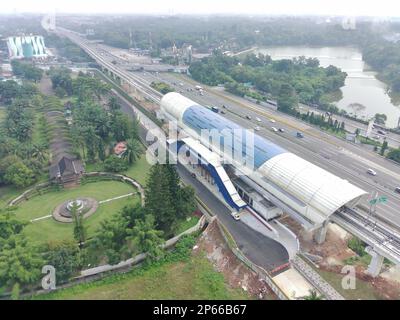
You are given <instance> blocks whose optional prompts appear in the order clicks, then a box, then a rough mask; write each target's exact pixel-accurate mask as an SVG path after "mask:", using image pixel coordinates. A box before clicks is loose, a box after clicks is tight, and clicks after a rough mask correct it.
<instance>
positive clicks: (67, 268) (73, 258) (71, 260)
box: [44, 241, 84, 282]
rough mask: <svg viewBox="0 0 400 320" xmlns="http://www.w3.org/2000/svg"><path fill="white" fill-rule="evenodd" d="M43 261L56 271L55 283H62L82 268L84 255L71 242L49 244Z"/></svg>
mask: <svg viewBox="0 0 400 320" xmlns="http://www.w3.org/2000/svg"><path fill="white" fill-rule="evenodd" d="M44 259H45V261H46V263H47V264H49V265H52V266H53V267H54V268H55V269H56V270H57V281H58V282H63V281H66V280H68V279H69V278H70V277H71V276H73V275H74V274H75V273H76V272H77V271H78V270H79V269H80V268H81V267H82V265H83V261H84V254H83V253H82V250H79V247H78V246H77V245H76V243H74V242H73V241H61V242H50V243H48V244H47V247H46V252H45V254H44Z"/></svg>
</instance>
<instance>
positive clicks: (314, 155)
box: [136, 72, 400, 227]
mask: <svg viewBox="0 0 400 320" xmlns="http://www.w3.org/2000/svg"><path fill="white" fill-rule="evenodd" d="M136 76H138V77H141V78H142V79H144V80H147V82H148V83H151V82H152V81H164V82H166V83H168V84H169V85H170V86H172V87H174V88H175V89H176V91H177V92H181V94H183V95H185V96H187V97H188V98H190V99H192V100H194V101H196V102H198V103H199V104H202V105H205V106H217V107H219V108H220V110H221V111H223V112H225V114H222V115H223V116H225V117H227V118H228V119H230V120H232V121H235V122H237V123H238V124H240V125H242V126H243V127H246V128H249V129H254V128H255V127H257V126H258V127H260V130H259V131H257V132H256V133H257V134H259V135H261V136H263V137H265V138H267V139H268V140H270V141H272V142H274V143H276V144H278V145H280V146H282V147H284V148H285V149H287V150H288V151H290V152H293V153H295V154H297V155H299V156H300V157H302V158H304V159H306V160H308V161H310V162H312V163H314V164H316V165H318V166H320V167H322V168H324V169H325V170H327V171H330V172H332V173H333V174H335V175H337V176H339V177H341V178H343V179H346V180H348V181H350V182H351V183H353V184H355V185H357V186H358V187H360V188H362V189H364V190H365V191H367V192H369V193H371V194H374V193H375V192H377V194H379V195H385V196H387V198H388V202H387V203H382V204H379V205H378V206H377V208H376V213H377V215H379V216H380V217H384V218H385V219H386V220H389V221H390V222H392V223H394V224H396V225H397V226H398V227H400V195H399V194H397V193H395V192H394V189H395V188H396V187H398V186H400V166H398V165H397V164H394V163H392V162H390V161H388V160H386V159H384V158H382V157H380V156H378V155H376V154H374V153H372V152H371V151H369V150H367V149H366V148H364V147H362V146H359V145H355V144H351V143H348V142H346V141H344V140H341V139H339V138H336V137H333V136H331V135H329V134H327V133H324V132H322V131H320V130H319V129H317V128H314V127H311V126H309V125H308V124H306V123H303V122H300V121H298V120H297V119H294V118H291V117H289V116H287V115H285V114H282V113H279V112H277V111H275V110H273V108H271V109H267V108H265V107H260V106H259V105H257V104H255V103H252V102H249V101H248V100H245V99H243V98H240V97H236V96H233V95H231V94H229V93H226V92H224V91H222V90H220V89H219V88H205V92H204V95H202V96H201V95H200V94H199V93H198V91H196V90H195V89H193V88H194V85H196V84H198V83H195V82H194V81H193V80H192V79H189V78H187V77H184V76H181V75H176V74H170V73H159V74H157V75H154V74H150V73H147V72H146V73H143V72H141V73H136ZM180 84H183V86H181V85H180ZM202 86H203V87H205V86H204V85H202ZM188 89H189V91H188ZM190 89H192V91H190ZM223 105H225V106H226V108H223V107H222V106H223ZM247 115H250V116H251V117H252V119H251V120H248V119H247V118H246V116H247ZM256 118H259V119H260V120H261V122H258V121H257V120H256ZM271 119H273V120H274V121H275V122H274V123H273V122H271ZM272 127H276V128H283V129H284V130H285V132H284V133H275V132H273V131H272V130H271V128H272ZM298 131H301V132H303V133H304V136H305V137H304V138H303V139H300V138H297V137H296V132H298ZM368 168H372V169H374V170H375V171H376V172H377V175H376V176H371V175H369V174H367V173H366V171H367V169H368ZM368 200H369V199H368V198H365V199H363V201H362V203H361V204H362V205H363V206H364V207H369V204H368Z"/></svg>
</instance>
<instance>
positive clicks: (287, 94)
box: [277, 83, 298, 113]
mask: <svg viewBox="0 0 400 320" xmlns="http://www.w3.org/2000/svg"><path fill="white" fill-rule="evenodd" d="M297 103H298V99H297V95H296V91H295V90H294V89H293V87H292V86H291V85H290V84H287V83H283V84H282V85H281V88H280V90H279V95H278V99H277V104H278V110H280V111H283V112H287V113H291V112H292V111H293V109H294V108H296V107H297Z"/></svg>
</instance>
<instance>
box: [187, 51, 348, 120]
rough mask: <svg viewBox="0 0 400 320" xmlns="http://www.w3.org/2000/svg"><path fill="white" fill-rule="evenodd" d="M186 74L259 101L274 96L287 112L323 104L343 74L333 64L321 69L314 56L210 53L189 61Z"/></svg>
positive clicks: (334, 89) (339, 84)
mask: <svg viewBox="0 0 400 320" xmlns="http://www.w3.org/2000/svg"><path fill="white" fill-rule="evenodd" d="M190 73H191V75H192V76H193V78H194V79H196V80H197V81H200V82H203V83H206V84H208V85H217V84H224V85H225V88H226V90H227V91H230V92H232V93H234V94H237V95H240V96H244V95H247V96H251V97H253V98H256V99H259V100H266V99H267V97H275V98H277V101H278V108H279V109H281V110H282V111H284V112H291V111H292V110H293V109H294V107H295V106H296V105H297V103H298V102H299V101H300V102H303V103H307V104H319V103H321V102H323V103H326V102H325V100H326V99H325V100H324V98H325V97H326V95H327V94H331V93H334V92H337V91H338V90H339V89H340V88H341V87H342V86H343V85H344V81H345V78H346V73H344V72H341V71H340V70H339V69H338V68H336V67H334V66H329V67H327V68H322V67H320V66H319V61H318V60H317V59H312V58H308V59H307V58H305V57H299V58H295V59H292V60H288V59H283V60H278V61H272V60H271V58H270V57H269V56H265V55H263V54H259V55H255V54H249V55H247V56H246V57H245V58H243V59H239V58H236V57H229V56H226V55H223V54H221V52H218V51H216V52H214V54H213V55H212V56H211V57H208V58H204V59H202V60H201V61H197V62H194V63H192V65H191V66H190Z"/></svg>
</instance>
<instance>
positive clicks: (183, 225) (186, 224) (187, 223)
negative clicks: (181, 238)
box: [175, 215, 200, 234]
mask: <svg viewBox="0 0 400 320" xmlns="http://www.w3.org/2000/svg"><path fill="white" fill-rule="evenodd" d="M199 220H200V218H199V217H197V216H195V215H192V216H190V217H188V219H186V220H183V221H182V222H180V224H179V226H178V228H177V229H176V232H175V234H180V233H182V232H183V231H186V230H187V229H189V228H191V227H194V226H195V225H196V224H197V222H199Z"/></svg>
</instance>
